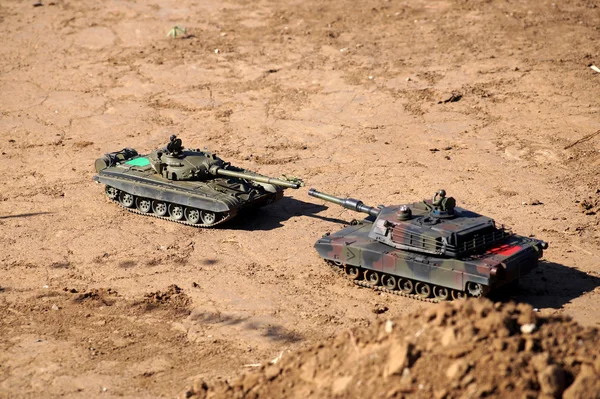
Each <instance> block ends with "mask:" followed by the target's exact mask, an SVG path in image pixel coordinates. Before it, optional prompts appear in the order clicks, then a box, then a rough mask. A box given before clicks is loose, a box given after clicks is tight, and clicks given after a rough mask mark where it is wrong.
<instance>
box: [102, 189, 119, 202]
mask: <svg viewBox="0 0 600 399" xmlns="http://www.w3.org/2000/svg"><path fill="white" fill-rule="evenodd" d="M104 192H105V193H106V196H107V197H108V198H109V199H111V200H113V201H114V200H116V199H117V198H118V197H119V190H117V189H116V188H114V187H111V186H106V187H104Z"/></svg>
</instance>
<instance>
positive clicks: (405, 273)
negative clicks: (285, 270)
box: [308, 189, 548, 301]
mask: <svg viewBox="0 0 600 399" xmlns="http://www.w3.org/2000/svg"><path fill="white" fill-rule="evenodd" d="M308 194H309V195H311V196H313V197H317V198H320V199H322V200H325V201H330V202H333V203H336V204H338V205H341V206H343V207H344V208H348V209H352V210H354V211H357V212H363V213H366V214H368V215H369V216H368V217H367V218H366V219H364V220H362V221H358V222H353V223H352V224H351V225H350V226H348V227H346V228H344V229H342V230H340V231H338V232H336V233H333V234H326V235H325V236H323V237H322V238H320V239H319V240H318V241H317V242H316V244H315V248H316V249H317V251H318V252H319V255H320V256H321V257H322V258H324V259H326V260H327V261H329V262H330V263H332V264H334V265H336V266H339V267H341V268H343V269H344V270H345V273H346V275H347V277H349V278H350V279H352V280H354V281H355V283H356V284H358V285H362V286H368V287H371V288H375V289H378V290H383V291H388V292H391V293H395V294H398V295H404V296H410V297H413V298H417V299H425V300H429V301H436V300H447V299H450V298H453V299H458V298H463V297H466V296H472V297H479V296H482V295H486V294H488V293H489V292H491V291H493V290H494V289H496V288H497V287H499V286H501V285H504V284H506V283H510V282H515V281H518V279H519V277H521V276H523V275H525V274H527V273H529V272H530V271H531V270H532V269H533V268H535V267H536V266H537V264H538V259H539V258H541V257H542V254H543V250H544V249H545V248H547V247H548V244H547V243H545V242H543V241H540V240H536V239H533V238H527V237H523V236H519V235H515V234H513V233H512V232H511V231H510V230H507V229H505V228H504V227H497V226H496V225H495V223H494V220H493V219H490V218H488V217H485V216H482V215H479V214H477V213H475V212H471V211H469V210H466V209H462V208H458V207H456V206H455V205H456V202H455V200H454V198H452V197H446V192H445V191H444V190H440V191H438V192H437V193H436V194H435V195H434V197H433V199H432V200H426V201H422V202H415V203H413V204H407V205H397V206H379V207H370V206H367V205H365V204H363V203H362V202H361V201H359V200H356V199H352V198H346V199H342V198H337V197H334V196H331V195H328V194H323V193H320V192H318V191H316V190H315V189H310V190H309V192H308ZM427 298H431V299H427Z"/></svg>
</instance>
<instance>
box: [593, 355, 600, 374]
mask: <svg viewBox="0 0 600 399" xmlns="http://www.w3.org/2000/svg"><path fill="white" fill-rule="evenodd" d="M594 369H596V373H598V374H600V356H598V357H596V360H594Z"/></svg>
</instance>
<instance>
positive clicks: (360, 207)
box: [308, 188, 381, 217]
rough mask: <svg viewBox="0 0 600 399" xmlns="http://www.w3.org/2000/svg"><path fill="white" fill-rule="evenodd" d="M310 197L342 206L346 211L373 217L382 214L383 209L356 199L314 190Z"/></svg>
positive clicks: (309, 193) (309, 192)
mask: <svg viewBox="0 0 600 399" xmlns="http://www.w3.org/2000/svg"><path fill="white" fill-rule="evenodd" d="M308 195H310V196H311V197H315V198H319V199H322V200H324V201H329V202H333V203H334V204H337V205H339V206H342V207H344V208H346V209H351V210H353V211H356V212H362V213H366V214H368V215H371V216H373V217H377V216H378V215H379V212H381V209H379V208H376V207H373V206H368V205H365V204H364V203H363V202H362V201H361V200H357V199H354V198H339V197H336V196H333V195H330V194H325V193H322V192H320V191H317V190H315V189H314V188H311V189H310V190H308Z"/></svg>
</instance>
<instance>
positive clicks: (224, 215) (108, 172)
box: [93, 165, 283, 227]
mask: <svg viewBox="0 0 600 399" xmlns="http://www.w3.org/2000/svg"><path fill="white" fill-rule="evenodd" d="M139 169H140V168H136V169H133V168H129V169H128V168H123V167H122V166H121V165H117V166H113V167H108V168H105V169H103V170H101V171H100V172H98V174H97V175H96V176H94V177H93V180H94V181H96V182H98V183H101V184H104V185H106V187H107V188H110V189H111V190H114V191H111V193H112V195H111V194H109V198H111V199H112V200H115V201H117V202H120V203H121V205H122V206H124V207H126V208H131V210H133V211H135V210H138V211H139V210H140V209H139V207H138V206H137V200H138V199H140V198H143V199H145V200H149V201H150V208H149V211H148V212H143V211H142V212H138V213H150V214H151V213H153V212H154V209H155V207H154V204H155V203H165V204H167V208H168V209H170V208H171V207H172V206H173V205H179V206H181V207H182V211H183V212H186V210H187V209H195V210H198V211H200V212H204V213H208V212H211V213H213V214H214V215H215V220H214V221H213V222H212V223H202V221H201V220H199V221H196V220H192V223H186V220H187V218H186V217H181V218H177V217H176V218H174V219H175V221H178V222H180V223H185V224H193V225H197V226H198V227H208V226H209V225H211V224H213V223H214V224H217V223H218V222H223V221H225V220H228V219H231V218H232V217H233V216H235V215H236V214H237V212H238V211H239V210H241V209H244V208H249V207H260V206H264V205H267V204H270V203H273V202H275V201H278V200H280V199H281V198H282V197H283V189H282V188H280V187H276V186H273V185H268V184H255V183H252V182H249V181H247V180H244V179H239V178H231V177H225V178H220V177H217V178H214V179H211V180H208V181H172V180H168V179H165V178H163V177H161V176H160V175H156V174H154V173H152V171H151V170H146V171H144V170H139ZM246 172H247V171H246ZM247 173H252V172H247ZM123 193H126V194H130V195H131V196H132V197H133V200H132V201H133V202H131V201H130V202H129V203H123V201H121V195H122V194H123ZM107 194H108V190H107ZM153 216H160V217H163V218H165V219H169V216H170V214H169V213H167V214H166V215H165V214H161V215H153ZM164 216H166V217H164ZM187 221H189V220H187Z"/></svg>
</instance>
